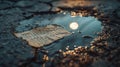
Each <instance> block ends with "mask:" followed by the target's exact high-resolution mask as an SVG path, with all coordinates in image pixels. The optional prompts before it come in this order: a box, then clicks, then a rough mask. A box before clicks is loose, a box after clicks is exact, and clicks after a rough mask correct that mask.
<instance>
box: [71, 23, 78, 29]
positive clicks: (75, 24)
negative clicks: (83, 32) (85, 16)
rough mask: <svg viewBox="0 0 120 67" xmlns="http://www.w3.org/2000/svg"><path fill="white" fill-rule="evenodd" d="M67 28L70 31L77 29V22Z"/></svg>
mask: <svg viewBox="0 0 120 67" xmlns="http://www.w3.org/2000/svg"><path fill="white" fill-rule="evenodd" d="M69 27H70V28H71V29H72V30H76V29H78V27H79V25H78V23H77V22H72V23H70V25H69Z"/></svg>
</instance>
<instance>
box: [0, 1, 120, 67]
mask: <svg viewBox="0 0 120 67" xmlns="http://www.w3.org/2000/svg"><path fill="white" fill-rule="evenodd" d="M45 1H47V2H48V0H29V1H21V0H0V60H1V61H0V67H10V66H11V67H18V66H20V65H22V64H23V62H28V61H26V60H28V59H29V58H32V57H34V53H33V48H32V47H30V46H29V45H28V43H27V42H26V41H24V40H22V39H19V38H16V37H15V36H14V35H13V32H15V28H16V27H17V26H18V25H19V24H20V22H21V21H24V20H29V19H31V18H33V17H36V16H40V18H41V17H43V16H42V14H50V15H49V17H51V16H52V15H54V14H55V13H56V14H57V12H50V11H48V10H50V8H51V6H50V5H48V4H47V3H43V2H45ZM49 1H50V0H49ZM86 1H87V2H90V3H93V4H92V6H96V8H99V11H100V10H102V11H101V12H103V14H107V16H109V17H110V18H111V20H112V23H106V24H108V25H110V27H115V28H110V30H111V31H112V32H111V34H113V35H111V40H112V43H114V44H115V45H114V44H112V46H114V47H116V46H117V47H119V44H120V43H119V42H120V41H119V40H120V38H119V37H118V35H120V34H119V29H120V25H119V24H120V20H119V16H120V15H119V10H117V9H118V8H119V7H120V4H119V3H120V2H119V1H118V0H111V1H103V2H98V1H96V2H93V1H88V0H86ZM101 1H102V0H101ZM60 2H61V3H62V4H61V3H60ZM26 3H27V4H26ZM74 3H75V2H74ZM74 3H72V2H71V3H70V4H69V3H65V1H64V0H61V1H59V0H53V1H52V2H50V3H49V4H52V5H53V7H52V8H53V11H59V9H60V8H59V7H68V6H70V7H73V6H77V4H79V2H76V3H77V4H74ZM90 3H86V4H84V2H83V5H87V4H88V6H91V4H90ZM71 4H73V6H71ZM42 6H43V8H45V9H43V8H42ZM44 6H46V7H44ZM38 7H40V8H38ZM41 8H42V9H41ZM57 8H58V10H57ZM116 10H117V12H115V15H114V14H113V13H114V11H116ZM29 11H31V12H29ZM41 11H42V12H41ZM60 11H64V9H60ZM51 14H52V15H51ZM116 14H117V15H118V17H116V16H117V15H116ZM43 18H45V17H43ZM38 22H39V21H38ZM106 32H108V31H106ZM111 40H110V41H109V42H110V44H111ZM50 47H51V46H50ZM51 49H53V48H51ZM111 49H112V50H110V51H111V52H110V55H109V57H108V58H107V59H108V60H109V61H112V62H109V63H112V64H113V67H119V53H120V52H119V51H118V53H117V54H116V50H118V49H117V48H116V49H113V48H111ZM39 52H40V51H39ZM111 58H113V59H111ZM101 64H102V63H101ZM29 66H32V67H39V66H41V64H38V63H36V62H30V63H29V65H28V66H24V65H23V67H29Z"/></svg>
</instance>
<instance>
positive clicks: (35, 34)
mask: <svg viewBox="0 0 120 67" xmlns="http://www.w3.org/2000/svg"><path fill="white" fill-rule="evenodd" d="M61 32H62V34H61ZM70 34H71V33H70V32H68V31H66V30H64V29H63V28H62V27H60V26H56V25H48V26H46V27H42V28H36V29H32V30H30V31H25V32H22V33H15V35H16V36H17V37H22V38H23V39H25V40H27V41H28V43H29V45H30V46H32V47H37V48H38V47H42V46H44V45H48V44H50V43H52V42H54V41H56V40H58V39H61V38H63V37H64V36H68V35H70Z"/></svg>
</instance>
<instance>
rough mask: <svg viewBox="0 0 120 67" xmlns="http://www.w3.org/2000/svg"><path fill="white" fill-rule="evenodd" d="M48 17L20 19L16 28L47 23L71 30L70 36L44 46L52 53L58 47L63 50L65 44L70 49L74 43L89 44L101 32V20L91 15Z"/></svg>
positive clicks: (21, 28)
mask: <svg viewBox="0 0 120 67" xmlns="http://www.w3.org/2000/svg"><path fill="white" fill-rule="evenodd" d="M43 17H44V16H43ZM50 18H51V16H49V17H47V18H42V19H40V17H39V18H38V17H37V18H32V19H30V20H25V21H21V22H20V25H19V26H18V27H17V28H16V30H17V31H26V30H29V29H30V28H33V27H35V26H36V25H38V26H45V25H49V24H57V25H60V26H62V27H63V28H64V29H66V30H67V31H69V32H71V33H72V34H71V35H70V36H67V37H64V38H62V39H61V40H59V41H56V42H53V43H52V44H51V45H49V46H45V47H44V48H45V49H46V50H48V51H50V54H53V53H54V52H55V51H57V50H59V49H62V50H65V48H66V46H69V47H70V49H72V48H73V47H74V46H75V45H76V47H77V46H89V45H90V42H91V41H92V40H93V39H94V38H95V37H96V36H97V34H96V33H97V32H101V29H102V26H101V22H100V21H98V20H97V19H96V18H95V17H92V16H89V17H81V16H71V15H70V14H59V15H57V16H54V17H52V18H51V19H50ZM74 23H75V24H74Z"/></svg>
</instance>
